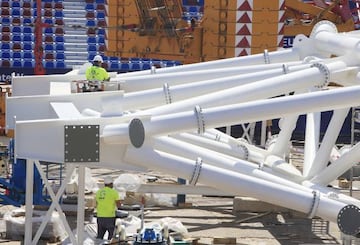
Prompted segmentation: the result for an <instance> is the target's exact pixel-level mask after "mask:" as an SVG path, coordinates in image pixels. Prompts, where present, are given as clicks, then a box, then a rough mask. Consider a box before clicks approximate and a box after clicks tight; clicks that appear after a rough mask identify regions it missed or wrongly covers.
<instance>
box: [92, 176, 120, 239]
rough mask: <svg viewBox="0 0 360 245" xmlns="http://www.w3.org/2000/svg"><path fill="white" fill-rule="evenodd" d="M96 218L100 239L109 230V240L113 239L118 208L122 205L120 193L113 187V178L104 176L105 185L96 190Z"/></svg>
mask: <svg viewBox="0 0 360 245" xmlns="http://www.w3.org/2000/svg"><path fill="white" fill-rule="evenodd" d="M95 198H96V218H97V226H98V232H97V237H96V238H98V239H103V238H104V235H105V233H106V231H108V240H111V238H112V237H113V234H114V230H115V221H116V210H117V209H118V208H120V207H121V202H120V196H119V193H118V192H117V191H116V190H115V189H113V179H112V178H111V177H110V176H106V177H105V178H104V187H103V188H101V189H99V190H98V191H97V192H96V197H95Z"/></svg>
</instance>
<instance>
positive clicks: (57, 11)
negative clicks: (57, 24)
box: [55, 10, 64, 18]
mask: <svg viewBox="0 0 360 245" xmlns="http://www.w3.org/2000/svg"><path fill="white" fill-rule="evenodd" d="M55 18H64V13H63V11H59V10H56V11H55Z"/></svg>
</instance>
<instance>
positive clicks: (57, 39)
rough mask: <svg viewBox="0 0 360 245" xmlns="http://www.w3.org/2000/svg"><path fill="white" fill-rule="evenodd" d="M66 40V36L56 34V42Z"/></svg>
mask: <svg viewBox="0 0 360 245" xmlns="http://www.w3.org/2000/svg"><path fill="white" fill-rule="evenodd" d="M64 41H65V40H64V36H56V37H55V42H57V43H63V42H64Z"/></svg>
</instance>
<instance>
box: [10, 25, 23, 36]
mask: <svg viewBox="0 0 360 245" xmlns="http://www.w3.org/2000/svg"><path fill="white" fill-rule="evenodd" d="M21 32H22V29H21V27H20V26H13V27H12V33H13V34H21Z"/></svg>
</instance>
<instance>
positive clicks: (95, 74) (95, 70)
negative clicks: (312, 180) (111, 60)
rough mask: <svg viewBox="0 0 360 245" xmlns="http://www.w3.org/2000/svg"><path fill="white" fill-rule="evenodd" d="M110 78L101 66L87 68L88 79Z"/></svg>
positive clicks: (101, 79)
mask: <svg viewBox="0 0 360 245" xmlns="http://www.w3.org/2000/svg"><path fill="white" fill-rule="evenodd" d="M108 79H109V74H108V73H107V71H106V70H105V69H104V68H102V67H99V66H94V65H93V66H91V67H89V68H88V69H87V70H86V80H88V81H93V82H94V81H99V82H101V81H106V80H108Z"/></svg>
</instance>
